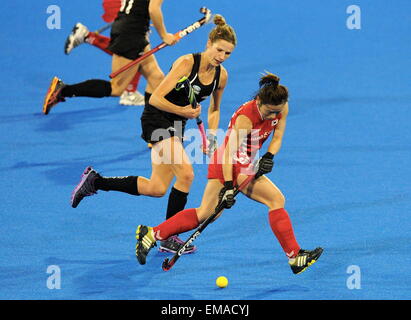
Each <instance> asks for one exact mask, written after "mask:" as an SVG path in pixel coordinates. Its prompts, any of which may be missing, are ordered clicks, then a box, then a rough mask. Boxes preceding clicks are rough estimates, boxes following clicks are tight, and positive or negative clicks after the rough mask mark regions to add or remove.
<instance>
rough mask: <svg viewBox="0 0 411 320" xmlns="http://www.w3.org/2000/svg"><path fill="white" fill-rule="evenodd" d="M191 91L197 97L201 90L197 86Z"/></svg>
mask: <svg viewBox="0 0 411 320" xmlns="http://www.w3.org/2000/svg"><path fill="white" fill-rule="evenodd" d="M193 91H194V93H195V94H196V95H199V94H200V92H201V88H200V87H199V86H196V85H193Z"/></svg>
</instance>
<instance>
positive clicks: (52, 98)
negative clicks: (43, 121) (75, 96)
mask: <svg viewBox="0 0 411 320" xmlns="http://www.w3.org/2000/svg"><path fill="white" fill-rule="evenodd" d="M65 86H66V85H65V83H64V82H63V81H61V80H60V79H59V78H57V77H54V78H53V80H51V83H50V86H49V89H48V90H47V94H46V98H45V99H44V104H43V113H44V114H48V113H49V112H50V110H51V108H53V107H54V106H55V105H56V104H57V103H59V102H64V101H66V99H64V97H62V96H61V90H62V89H63V88H64V87H65Z"/></svg>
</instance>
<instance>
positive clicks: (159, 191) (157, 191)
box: [150, 185, 168, 198]
mask: <svg viewBox="0 0 411 320" xmlns="http://www.w3.org/2000/svg"><path fill="white" fill-rule="evenodd" d="M167 190H168V186H164V185H156V186H154V185H153V186H151V188H150V196H152V197H155V198H161V197H164V196H165V195H166V193H167Z"/></svg>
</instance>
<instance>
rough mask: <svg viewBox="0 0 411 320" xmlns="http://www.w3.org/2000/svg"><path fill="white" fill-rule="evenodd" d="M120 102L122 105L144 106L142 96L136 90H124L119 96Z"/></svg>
mask: <svg viewBox="0 0 411 320" xmlns="http://www.w3.org/2000/svg"><path fill="white" fill-rule="evenodd" d="M120 104H121V105H123V106H144V96H143V95H142V94H141V93H140V92H138V91H134V92H128V91H124V92H123V93H122V94H121V96H120Z"/></svg>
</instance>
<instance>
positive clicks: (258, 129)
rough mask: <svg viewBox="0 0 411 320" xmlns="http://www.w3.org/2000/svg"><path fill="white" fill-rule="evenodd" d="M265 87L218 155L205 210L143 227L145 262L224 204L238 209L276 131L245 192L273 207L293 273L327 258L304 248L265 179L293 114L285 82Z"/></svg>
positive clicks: (268, 81) (265, 82) (140, 253)
mask: <svg viewBox="0 0 411 320" xmlns="http://www.w3.org/2000/svg"><path fill="white" fill-rule="evenodd" d="M259 84H260V89H259V91H258V93H257V94H256V96H255V98H254V99H253V100H252V101H249V102H246V103H245V104H243V105H242V106H241V107H240V108H239V109H238V110H237V111H236V112H235V113H234V115H233V116H232V118H231V121H230V124H229V130H228V133H227V135H226V137H225V140H224V143H223V145H222V146H221V147H220V148H218V149H217V151H216V152H214V154H213V156H212V159H213V161H212V162H211V163H210V165H209V169H208V183H207V185H206V187H205V191H204V194H203V199H202V202H201V205H200V207H198V208H195V209H186V210H183V211H180V212H179V213H177V214H175V215H174V216H173V217H171V218H169V219H167V220H166V221H165V222H163V223H161V224H160V225H158V226H156V227H148V226H145V225H139V226H138V227H137V230H136V238H137V245H136V256H137V260H138V261H139V263H140V264H145V263H146V256H147V254H148V253H149V251H150V249H151V248H153V247H154V246H156V242H157V241H161V240H162V239H166V238H168V237H170V236H172V235H173V234H177V233H183V232H186V231H189V230H192V229H195V228H197V227H198V226H199V225H200V224H201V223H202V222H204V221H205V220H206V219H207V218H208V217H209V216H210V215H211V214H213V213H214V209H215V208H216V206H217V205H218V204H219V203H220V202H222V201H224V202H225V208H230V207H231V206H233V205H234V202H235V199H234V188H235V186H236V185H240V184H241V183H242V182H243V181H244V180H245V179H247V178H248V177H249V176H250V175H253V174H254V166H253V162H254V160H255V159H256V158H257V155H258V152H259V151H260V149H261V147H262V145H263V143H264V142H265V141H266V140H267V138H268V137H269V136H270V135H271V134H272V133H273V136H272V139H271V141H270V142H269V145H268V150H267V152H266V153H265V154H264V155H263V156H262V157H261V158H260V159H259V161H258V165H257V168H258V169H257V173H256V177H258V178H257V179H255V180H252V181H251V183H249V185H247V186H246V187H245V188H244V189H243V190H241V192H242V193H244V194H245V195H246V196H247V197H248V198H250V199H252V200H254V201H257V202H260V203H262V204H264V205H265V206H266V207H267V209H268V221H269V224H270V226H271V229H272V231H273V233H274V235H275V237H276V238H277V240H278V241H279V243H280V245H281V247H282V249H283V251H284V253H285V255H286V256H287V258H288V263H289V265H290V267H291V270H292V272H293V273H295V274H298V273H301V272H303V271H304V270H305V269H306V268H307V267H309V266H310V265H312V264H313V263H314V262H316V261H317V260H318V258H319V257H320V255H321V254H322V252H323V249H322V248H316V249H314V250H303V249H301V247H300V245H299V244H298V242H297V240H296V238H295V235H294V231H293V227H292V224H291V220H290V217H289V215H288V213H287V211H286V210H285V208H284V206H285V198H284V195H283V194H282V193H281V191H280V189H279V188H278V187H277V186H276V185H275V184H274V183H273V182H272V181H271V180H270V179H269V178H268V177H267V176H265V174H268V173H269V172H271V170H272V168H273V165H274V161H273V158H274V156H275V155H276V154H277V153H278V152H279V150H280V147H281V143H282V140H283V135H284V132H285V127H286V120H287V115H288V90H287V88H286V87H285V86H283V85H280V84H279V78H278V77H277V76H275V75H273V74H266V75H264V76H263V77H262V78H261V80H260V83H259Z"/></svg>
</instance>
